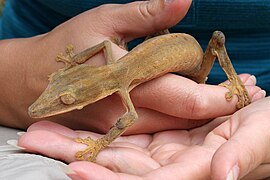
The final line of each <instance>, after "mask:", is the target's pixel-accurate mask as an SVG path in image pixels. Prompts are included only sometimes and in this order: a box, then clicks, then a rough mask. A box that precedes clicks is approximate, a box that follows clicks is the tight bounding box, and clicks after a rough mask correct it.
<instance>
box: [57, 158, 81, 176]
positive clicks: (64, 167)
mask: <svg viewBox="0 0 270 180" xmlns="http://www.w3.org/2000/svg"><path fill="white" fill-rule="evenodd" d="M56 162H57V164H58V166H59V167H61V169H62V170H63V171H64V173H65V174H67V175H77V174H76V172H75V171H73V169H71V168H70V167H69V166H68V165H66V164H64V163H62V162H58V161H56Z"/></svg>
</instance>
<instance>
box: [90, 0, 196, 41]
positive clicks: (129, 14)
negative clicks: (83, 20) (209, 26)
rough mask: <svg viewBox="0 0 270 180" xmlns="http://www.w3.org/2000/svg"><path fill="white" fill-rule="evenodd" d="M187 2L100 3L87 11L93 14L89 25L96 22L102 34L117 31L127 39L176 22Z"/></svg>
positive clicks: (182, 13) (165, 27)
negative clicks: (102, 4)
mask: <svg viewBox="0 0 270 180" xmlns="http://www.w3.org/2000/svg"><path fill="white" fill-rule="evenodd" d="M190 4H191V0H170V1H168V0H150V1H137V2H133V3H128V4H124V5H105V6H100V7H99V8H96V9H94V10H93V11H92V12H90V13H96V14H95V16H94V17H93V18H92V19H91V20H92V22H91V24H96V25H98V26H96V28H97V29H98V30H99V31H101V34H105V35H109V34H110V35H114V34H116V35H118V36H120V37H122V39H125V41H130V40H131V39H134V38H137V37H140V36H144V35H149V34H153V33H155V32H157V31H160V30H164V29H167V28H169V27H171V26H173V25H175V24H177V23H178V22H179V21H180V20H181V19H182V18H183V17H184V16H185V14H186V13H187V11H188V8H189V6H190ZM87 15H88V14H87ZM95 21H97V23H95ZM100 22H102V23H100ZM112 30H113V31H112Z"/></svg>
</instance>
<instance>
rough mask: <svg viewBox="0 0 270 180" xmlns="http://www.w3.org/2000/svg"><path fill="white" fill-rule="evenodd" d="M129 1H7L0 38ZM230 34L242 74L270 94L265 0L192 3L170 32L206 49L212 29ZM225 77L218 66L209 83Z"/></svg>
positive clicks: (269, 6) (269, 17)
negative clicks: (182, 34) (253, 78)
mask: <svg viewBox="0 0 270 180" xmlns="http://www.w3.org/2000/svg"><path fill="white" fill-rule="evenodd" d="M127 2H131V0H103V1H97V0H77V1H73V0H46V1H44V0H7V2H6V6H5V8H4V12H3V16H2V19H1V20H0V39H7V38H17V37H31V36H34V35H38V34H41V33H45V32H48V31H50V30H51V29H52V28H54V27H55V26H57V25H58V24H61V23H62V22H64V21H66V20H68V19H69V18H71V17H73V16H75V15H77V14H79V13H81V12H83V11H86V10H88V9H91V8H94V7H97V6H99V5H101V4H104V3H127ZM217 29H219V30H222V31H223V32H224V33H225V35H226V47H227V51H228V53H229V56H230V58H231V60H232V61H233V64H234V66H235V68H236V71H237V72H238V73H246V72H248V73H251V74H254V75H255V76H256V77H257V80H258V85H259V86H261V87H262V88H263V89H265V90H267V94H268V95H270V3H269V2H268V1H265V0H222V1H220V0H193V3H192V6H191V8H190V10H189V12H188V14H187V16H186V17H185V18H184V20H183V21H181V22H180V23H179V24H177V25H176V26H175V27H174V28H172V29H171V32H186V33H189V34H191V35H193V36H194V37H195V38H196V39H197V40H198V41H199V43H200V44H201V45H202V47H203V48H204V49H205V47H206V46H207V43H208V41H209V39H210V37H211V34H212V32H213V31H214V30H217ZM225 79H226V76H225V75H224V72H223V71H222V69H221V68H220V67H219V65H218V62H216V63H215V64H214V68H213V70H212V71H211V73H210V75H209V80H208V83H210V84H217V83H220V82H222V81H224V80H225Z"/></svg>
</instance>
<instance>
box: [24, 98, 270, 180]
mask: <svg viewBox="0 0 270 180" xmlns="http://www.w3.org/2000/svg"><path fill="white" fill-rule="evenodd" d="M269 117H270V97H268V98H264V99H261V100H259V101H257V102H254V103H252V104H251V105H249V106H247V107H245V108H243V109H241V110H239V111H237V112H236V113H235V114H233V115H232V116H226V117H220V118H216V119H215V120H213V121H211V122H210V123H208V124H206V125H204V126H202V127H199V128H195V129H192V130H189V131H188V130H171V131H164V132H159V133H155V134H153V135H147V134H142V135H132V136H122V137H120V138H118V139H117V140H116V141H115V142H113V143H112V144H111V145H110V147H108V148H106V149H104V150H103V151H102V152H101V153H100V154H99V155H98V157H97V164H94V163H90V162H84V161H80V162H78V161H77V162H74V161H75V157H74V154H75V152H77V151H78V150H82V149H84V148H85V147H84V145H83V144H78V143H76V142H74V141H73V140H72V139H74V138H76V137H78V136H79V137H83V138H85V137H88V136H91V137H93V138H98V137H100V135H98V134H95V133H90V132H84V131H73V130H71V129H68V128H66V127H63V126H61V125H58V124H54V123H52V122H39V123H36V124H33V125H32V126H31V127H30V128H29V130H28V132H27V133H26V134H24V135H23V136H22V137H21V139H20V140H19V146H22V147H25V148H26V149H27V150H29V151H32V152H38V153H42V154H45V155H47V156H50V157H53V158H57V159H61V160H64V161H66V162H68V163H70V162H73V163H71V164H70V165H69V166H70V167H71V168H72V169H73V170H74V171H75V172H76V174H77V175H75V174H71V175H70V176H71V177H73V178H74V179H76V178H77V179H79V178H78V177H80V178H81V179H210V178H212V179H226V178H227V177H228V176H231V175H232V174H230V170H231V169H232V168H233V167H237V166H238V167H239V168H240V171H239V176H237V174H238V173H237V171H238V170H237V169H238V168H235V170H234V172H235V174H234V178H232V179H237V177H238V178H243V179H263V178H266V177H268V176H270V173H269V172H270V166H269V163H270V153H269V147H270V143H269V140H268V139H269V135H270V131H269V128H270V122H269ZM98 164H99V165H98ZM100 165H101V166H100ZM235 165H237V166H235ZM102 166H104V167H102ZM105 167H106V168H105Z"/></svg>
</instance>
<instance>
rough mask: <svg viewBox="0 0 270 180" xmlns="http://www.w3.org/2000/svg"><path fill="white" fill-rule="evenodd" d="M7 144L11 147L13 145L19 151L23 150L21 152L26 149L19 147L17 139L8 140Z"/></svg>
mask: <svg viewBox="0 0 270 180" xmlns="http://www.w3.org/2000/svg"><path fill="white" fill-rule="evenodd" d="M7 144H9V145H11V146H13V147H16V148H18V149H21V150H24V149H25V148H24V147H21V146H18V140H15V139H10V140H7Z"/></svg>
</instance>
